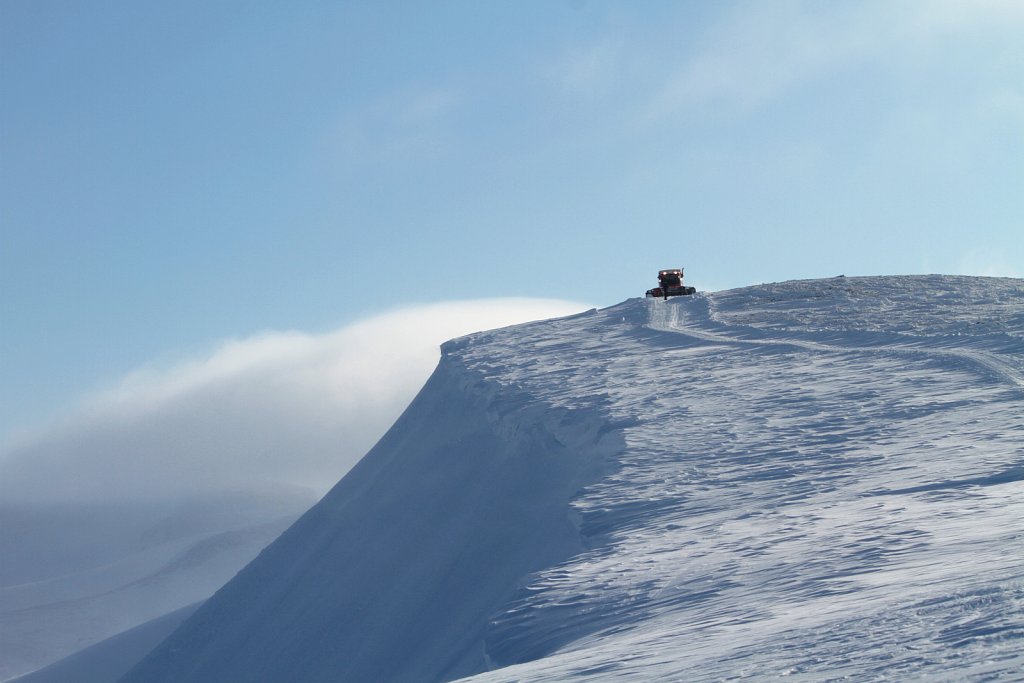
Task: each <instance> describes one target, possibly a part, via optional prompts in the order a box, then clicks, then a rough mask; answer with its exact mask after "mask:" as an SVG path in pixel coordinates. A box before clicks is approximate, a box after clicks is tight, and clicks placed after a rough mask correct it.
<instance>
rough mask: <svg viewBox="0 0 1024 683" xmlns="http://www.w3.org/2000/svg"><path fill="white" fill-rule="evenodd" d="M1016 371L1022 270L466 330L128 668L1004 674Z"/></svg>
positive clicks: (844, 283)
mask: <svg viewBox="0 0 1024 683" xmlns="http://www.w3.org/2000/svg"><path fill="white" fill-rule="evenodd" d="M1022 363H1024V281H1021V280H1013V279H989V278H966V277H955V276H898V277H873V278H831V279H827V280H809V281H791V282H787V283H776V284H772V285H762V286H758V287H750V288H743V289H739V290H729V291H727V292H719V293H714V294H698V295H696V296H694V297H686V298H679V299H672V300H669V301H660V300H647V301H644V300H639V299H631V300H627V301H625V302H623V303H621V304H618V305H616V306H612V307H609V308H606V309H602V310H600V311H590V312H588V313H585V314H579V315H577V316H572V317H570V318H563V319H555V320H551V321H545V322H541V323H529V324H526V325H520V326H514V327H512V328H504V329H502V330H495V331H490V332H485V333H479V334H476V335H470V336H467V337H463V338H460V339H458V340H454V341H453V342H449V343H448V344H446V345H445V346H444V348H443V357H442V361H441V364H440V365H439V367H438V370H437V371H436V372H435V375H434V376H433V377H432V378H431V380H430V381H428V383H427V385H426V386H425V387H424V389H423V390H422V391H421V392H420V395H419V396H418V397H417V399H416V400H415V401H414V402H413V404H412V405H411V406H410V407H409V409H408V410H407V411H406V413H405V414H404V415H403V416H402V418H400V420H399V421H398V422H396V424H395V426H394V427H393V428H392V430H391V431H389V433H388V434H387V435H386V436H385V437H384V438H383V439H382V440H381V442H380V443H378V445H377V446H375V447H374V449H373V450H372V451H371V452H370V453H369V454H368V455H367V456H366V458H364V460H363V461H362V462H361V463H360V464H359V465H358V466H357V467H356V469H354V470H353V471H352V473H350V474H349V475H348V476H347V477H346V478H345V479H343V480H342V482H340V483H339V485H338V486H337V487H335V489H333V490H332V492H331V493H330V494H328V496H326V497H325V498H324V500H323V501H321V503H320V504H318V506H316V507H315V508H314V510H312V511H311V512H310V513H308V514H307V515H306V516H304V517H303V518H302V519H301V520H300V521H299V522H298V523H296V525H295V526H293V527H292V528H291V529H290V530H289V531H288V532H286V534H285V535H284V536H282V537H281V539H279V540H278V541H277V542H275V543H274V544H272V545H271V546H270V547H269V548H268V549H267V550H265V551H264V553H262V554H261V556H260V557H259V558H257V560H255V561H254V562H253V563H252V564H251V565H250V566H249V567H248V568H247V569H246V570H244V571H243V572H242V573H240V574H239V576H238V577H236V579H235V580H234V581H232V582H230V583H229V584H228V585H227V586H226V587H225V588H224V589H222V590H221V591H220V592H218V593H217V594H216V595H215V596H214V598H212V599H211V600H210V601H209V602H208V603H207V604H206V605H204V607H203V608H201V609H200V610H199V611H198V612H197V613H196V614H195V615H194V616H193V617H192V618H191V619H190V620H188V621H187V622H186V623H185V624H184V625H183V626H182V627H181V628H180V629H179V630H178V631H177V632H176V633H175V634H173V635H172V636H171V637H170V638H169V639H168V640H167V641H165V642H164V643H163V644H162V645H161V646H160V647H158V648H157V649H156V650H154V652H153V653H151V654H150V655H149V656H148V657H147V659H145V660H143V662H142V663H140V665H139V666H138V667H137V668H136V669H134V670H133V671H132V672H130V673H129V674H128V675H127V676H125V677H124V678H123V679H122V681H123V682H124V683H134V682H135V681H143V680H145V681H160V680H175V681H213V680H228V679H231V680H253V681H260V680H266V681H285V680H303V681H317V680H324V681H327V680H395V681H397V680H410V681H433V680H452V679H454V678H457V677H459V676H470V678H467V679H466V680H473V681H478V682H480V683H482V682H484V681H507V680H513V679H514V680H522V681H564V680H637V681H640V680H654V679H659V680H716V679H719V678H723V677H730V676H735V675H738V674H739V673H743V674H744V675H748V676H751V677H768V676H777V675H782V674H801V675H805V676H810V677H813V678H815V679H829V678H841V677H843V676H848V675H853V676H854V677H860V678H871V677H877V676H883V675H884V676H893V677H906V676H911V675H912V676H922V675H928V676H932V677H939V678H942V677H945V679H948V680H971V679H981V678H986V679H987V678H989V677H993V676H995V677H999V676H1006V675H1012V672H1013V671H1017V670H1019V668H1020V666H1021V665H1022V664H1024V658H1022V656H1021V655H1020V654H1019V653H1018V650H1019V647H1017V646H1019V643H1020V639H1021V638H1022V637H1024V623H1022V621H1021V617H1020V616H1019V615H1020V614H1021V611H1022V610H1021V607H1024V590H1022V588H1021V586H1022V585H1024V562H1022V558H1021V557H1020V554H1019V553H1016V554H1014V553H1010V555H1009V556H1007V555H1006V553H1005V549H1006V548H1007V547H1010V548H1012V547H1014V544H1015V543H1019V524H1018V523H1017V522H1016V520H1019V519H1020V518H1021V513H1024V484H1022V482H1021V479H1020V477H1019V476H1017V474H1015V473H1018V472H1019V466H1020V462H1021V460H1020V458H1021V452H1020V446H1019V444H1020V443H1021V441H1022V436H1024V423H1022V419H1021V415H1022V413H1024V411H1022V410H1021V406H1022V404H1024V382H1022V381H1021V377H1022V374H1021V373H1022ZM503 468H504V469H503ZM552 482H554V483H552ZM382 500H383V501H385V502H382ZM410 503H412V505H411V506H410ZM341 529H347V531H339V530H341ZM396 530H398V531H397V532H396ZM460 562H461V563H462V564H460ZM350 565H353V566H355V567H356V569H352V566H350ZM395 567H400V568H399V569H395ZM346 581H350V582H351V583H345V582H346ZM339 584H341V585H339ZM467 588H468V589H469V590H467ZM474 591H476V592H474ZM983 606H984V607H983ZM453 614H454V615H455V617H454V623H455V624H456V625H455V626H454V627H453V626H452V624H453V618H452V615H453ZM240 625H241V626H240ZM318 639H319V640H318ZM311 641H316V642H312V643H311ZM487 669H492V671H490V672H488V671H487Z"/></svg>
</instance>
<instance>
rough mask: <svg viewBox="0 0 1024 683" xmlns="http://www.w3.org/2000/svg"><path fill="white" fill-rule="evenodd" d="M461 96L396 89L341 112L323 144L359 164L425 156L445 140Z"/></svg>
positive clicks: (440, 91) (430, 90) (425, 89)
mask: <svg viewBox="0 0 1024 683" xmlns="http://www.w3.org/2000/svg"><path fill="white" fill-rule="evenodd" d="M461 101H462V97H461V95H460V94H459V93H458V92H456V91H455V90H453V89H450V88H442V87H407V88H399V89H397V90H395V91H392V92H388V93H386V94H383V95H381V96H379V97H376V98H374V99H371V100H369V101H367V102H365V103H363V104H362V105H361V106H357V107H355V108H353V109H351V110H349V111H346V112H345V113H344V114H343V115H341V116H340V117H339V119H338V123H337V125H336V126H335V128H334V130H333V131H332V133H331V135H330V139H329V144H330V145H331V147H332V149H334V150H335V151H336V152H337V153H338V154H340V155H341V157H342V158H344V159H346V160H358V161H360V162H361V163H369V162H371V161H373V160H375V159H380V160H384V161H392V162H394V161H402V160H410V159H419V158H423V157H429V156H432V155H434V154H436V153H438V152H440V151H441V150H443V149H444V148H445V146H446V145H448V144H450V143H451V139H450V133H451V131H450V128H449V126H448V124H447V122H448V119H449V117H450V116H451V115H452V113H453V112H454V111H455V110H456V109H457V107H458V106H459V104H460V102H461Z"/></svg>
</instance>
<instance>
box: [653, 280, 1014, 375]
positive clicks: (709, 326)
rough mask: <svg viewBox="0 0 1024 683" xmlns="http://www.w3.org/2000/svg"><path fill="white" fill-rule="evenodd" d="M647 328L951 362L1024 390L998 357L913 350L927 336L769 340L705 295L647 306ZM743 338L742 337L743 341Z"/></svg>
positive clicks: (801, 335) (718, 339)
mask: <svg viewBox="0 0 1024 683" xmlns="http://www.w3.org/2000/svg"><path fill="white" fill-rule="evenodd" d="M647 310H648V323H647V326H648V327H649V328H651V329H653V330H658V331H661V332H673V333H677V334H683V335H686V336H688V337H691V338H694V339H699V340H702V341H707V342H712V343H716V344H731V345H741V346H791V347H795V348H800V349H806V350H808V351H815V352H820V353H873V354H883V355H889V356H893V355H904V356H909V357H916V358H921V357H924V358H933V359H941V360H946V361H949V360H952V361H956V362H958V363H960V364H965V365H970V366H974V367H975V368H976V369H978V370H980V371H981V372H983V373H984V374H986V375H988V376H990V377H993V378H994V379H996V380H997V381H1001V382H1004V383H1006V384H1009V385H1011V386H1013V387H1015V388H1017V389H1024V371H1022V370H1021V369H1020V368H1018V367H1016V366H1015V365H1014V364H1013V363H1012V362H1010V361H1009V360H1007V359H1004V358H1000V357H999V356H997V355H996V354H993V353H990V352H987V351H981V350H978V349H969V348H962V347H961V348H949V349H939V348H934V347H931V348H929V347H923V346H916V345H915V346H911V343H912V344H927V343H928V342H929V340H928V339H927V338H922V337H912V338H910V343H908V344H906V345H899V344H890V343H885V344H878V345H872V346H864V345H855V344H836V343H825V342H822V341H816V340H814V339H809V338H808V337H811V336H813V335H814V334H815V333H813V332H795V333H788V334H785V335H782V336H779V335H777V334H776V335H774V336H771V335H769V333H768V332H766V331H765V330H762V329H759V328H755V327H739V326H732V325H727V324H725V323H722V322H720V321H718V320H716V319H715V317H714V314H713V312H712V310H711V299H710V298H709V297H708V295H706V294H697V295H694V296H693V297H690V298H688V299H676V300H674V301H669V302H664V301H661V300H658V299H651V300H648V302H647ZM739 335H742V336H739Z"/></svg>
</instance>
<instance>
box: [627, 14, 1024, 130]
mask: <svg viewBox="0 0 1024 683" xmlns="http://www.w3.org/2000/svg"><path fill="white" fill-rule="evenodd" d="M1022 25H1024V3H1020V2H1010V1H1001V0H978V1H976V2H959V1H956V0H935V1H927V2H924V1H921V2H907V3H889V2H854V3H839V2H833V3H809V2H802V1H799V0H797V1H791V2H772V3H751V2H742V3H737V4H736V5H735V6H734V7H733V8H732V11H731V12H728V13H725V14H724V16H723V18H722V19H721V20H720V21H719V22H717V23H716V24H715V25H713V26H712V27H710V28H709V29H708V31H707V32H706V34H705V35H704V36H703V38H702V40H701V43H700V46H698V47H697V49H695V50H693V51H692V53H688V54H687V55H686V56H685V57H684V58H683V59H681V60H679V59H678V58H677V59H668V60H663V62H665V63H666V64H668V65H669V66H667V68H666V69H665V75H664V77H663V80H662V84H661V86H660V87H658V88H656V89H655V91H654V94H653V96H652V98H651V100H650V102H649V103H648V105H647V108H646V113H647V118H649V119H652V120H658V119H661V118H664V117H666V116H670V115H672V114H675V113H678V112H679V111H681V110H685V109H688V108H691V107H695V106H704V105H715V106H717V107H722V106H726V107H729V108H737V109H739V110H740V111H745V110H749V109H753V108H756V107H758V106H760V105H762V104H764V103H765V102H768V101H770V100H772V99H774V98H776V97H778V96H780V95H782V94H784V93H785V92H787V91H789V90H791V89H792V88H794V87H797V86H798V85H800V84H802V83H804V82H807V81H811V80H814V79H817V78H822V77H826V76H827V75H828V74H830V73H833V72H835V71H836V70H838V69H842V68H846V67H850V66H854V65H858V64H864V63H877V64H882V65H884V66H886V67H887V68H892V67H894V66H895V65H896V64H899V63H908V64H909V63H913V62H914V61H915V57H914V55H915V53H917V52H919V51H928V50H933V49H943V45H944V41H945V40H947V39H949V38H953V37H958V36H960V37H963V36H967V37H971V36H973V37H974V38H977V39H982V40H983V39H984V37H985V36H986V35H990V34H994V33H998V32H1007V31H1014V30H1019V29H1020V28H1021V26H1022Z"/></svg>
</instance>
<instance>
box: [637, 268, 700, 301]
mask: <svg viewBox="0 0 1024 683" xmlns="http://www.w3.org/2000/svg"><path fill="white" fill-rule="evenodd" d="M696 293H697V288H696V287H687V286H686V285H684V284H683V269H682V268H667V269H665V270H659V271H658V286H657V287H655V288H654V289H648V290H647V296H653V297H658V298H661V297H664V298H665V299H668V298H669V297H670V296H688V295H690V294H696Z"/></svg>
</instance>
